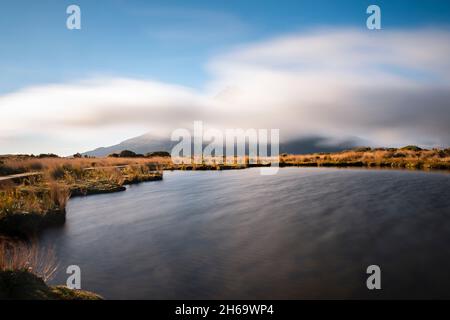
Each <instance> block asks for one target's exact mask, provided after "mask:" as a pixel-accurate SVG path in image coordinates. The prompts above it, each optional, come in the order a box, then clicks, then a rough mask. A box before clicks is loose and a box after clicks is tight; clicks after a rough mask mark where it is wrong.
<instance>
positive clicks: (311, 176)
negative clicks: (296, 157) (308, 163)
mask: <svg viewBox="0 0 450 320" xmlns="http://www.w3.org/2000/svg"><path fill="white" fill-rule="evenodd" d="M449 191H450V175H449V174H447V173H426V172H417V171H393V170H392V171H391V170H385V171H382V170H362V169H361V170H349V169H319V168H284V169H280V171H279V173H278V174H277V175H275V176H261V175H260V174H259V170H258V169H249V170H236V171H224V172H165V175H164V180H163V181H160V182H149V183H143V184H140V185H136V186H132V187H130V188H129V189H128V190H127V191H125V192H123V193H116V194H108V195H98V196H90V197H85V198H76V199H73V200H70V202H69V206H68V215H67V222H66V225H65V227H63V228H61V229H53V230H49V231H48V232H46V233H45V234H44V236H43V240H44V242H47V243H53V244H54V246H55V251H56V255H57V257H58V259H59V261H60V268H59V272H58V274H57V276H56V278H55V279H54V280H53V283H55V284H65V283H66V278H67V276H68V275H66V273H65V270H66V268H67V266H68V265H79V266H80V268H81V273H82V274H81V275H82V277H81V278H82V281H81V284H82V288H83V289H85V290H92V291H94V292H97V293H100V294H101V295H103V296H104V297H105V298H108V299H247V298H250V299H253V298H254V299H300V298H339V299H340V298H443V297H447V298H450V196H449V195H450V192H449ZM372 264H376V265H379V266H380V267H381V286H382V290H380V291H376V292H375V291H369V290H368V289H367V287H366V279H367V277H368V275H367V274H366V268H367V267H368V266H369V265H372Z"/></svg>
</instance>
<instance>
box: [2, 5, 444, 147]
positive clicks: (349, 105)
mask: <svg viewBox="0 0 450 320" xmlns="http://www.w3.org/2000/svg"><path fill="white" fill-rule="evenodd" d="M71 4H77V5H78V6H80V7H81V25H82V29H81V30H68V29H67V28H66V20H67V17H68V15H67V13H66V8H67V7H68V6H69V5H71ZM371 4H377V5H379V6H380V8H381V24H382V30H375V31H373V30H368V29H367V27H366V19H367V17H368V15H367V14H366V9H367V7H368V6H369V5H371ZM449 56H450V1H446V0H431V1H425V0H423V1H406V0H402V1H400V0H389V1H381V0H379V1H373V0H370V1H366V0H360V1H356V0H355V1H350V0H341V1H324V0H303V1H302V0H292V1H291V0H285V1H279V0H278V1H268V0H265V1H261V0H258V1H256V0H239V1H237V0H227V1H215V0H208V1H193V0H189V1H187V0H183V1H181V0H180V1H177V0H174V1H169V0H165V1H159V0H158V1H150V0H127V1H125V0H97V1H93V0H71V1H66V0H40V1H23V0H14V1H13V0H2V1H1V3H0V112H1V115H2V117H1V118H0V154H3V153H41V152H54V153H59V154H63V155H70V154H73V153H75V152H79V151H80V152H82V151H86V150H89V149H93V148H96V147H99V146H107V145H112V144H116V143H118V142H120V141H122V140H124V139H127V138H131V137H134V136H137V135H141V134H144V133H148V132H149V133H151V134H154V135H158V136H159V137H163V138H164V137H165V138H168V137H170V133H171V132H172V131H173V130H174V129H175V128H180V127H184V128H186V127H187V126H189V125H191V124H192V123H193V121H194V120H202V121H205V122H207V123H208V124H209V125H210V126H211V127H215V128H220V129H223V128H282V132H281V136H282V138H285V139H297V138H302V137H309V136H321V137H325V138H326V139H327V141H329V142H330V143H338V142H339V141H343V140H345V141H348V140H349V139H350V140H352V139H355V141H363V143H365V144H367V145H371V146H402V145H407V144H419V145H421V146H425V147H433V146H448V144H449V143H450V129H449V127H448V123H449V122H450V105H449V101H450V60H449V59H448V57H449Z"/></svg>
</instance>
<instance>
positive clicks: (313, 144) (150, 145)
mask: <svg viewBox="0 0 450 320" xmlns="http://www.w3.org/2000/svg"><path fill="white" fill-rule="evenodd" d="M327 141H328V139H326V138H324V137H319V136H310V137H303V138H298V139H295V140H291V141H288V142H286V143H280V153H283V152H286V153H293V154H306V153H315V152H336V151H342V150H346V149H351V148H353V147H355V146H356V145H357V143H356V140H345V141H342V142H339V143H334V144H330V143H328V142H327ZM177 143H178V142H177V141H170V139H161V138H156V137H154V136H152V135H150V134H143V135H141V136H138V137H134V138H131V139H127V140H124V141H122V142H121V143H119V144H116V145H113V146H109V147H100V148H97V149H94V150H91V151H87V152H85V153H83V155H88V156H92V157H106V156H108V155H109V154H111V153H120V152H121V151H123V150H130V151H133V152H136V153H141V154H146V153H149V152H155V151H167V152H171V150H172V148H173V147H174V146H175V145H176V144H177Z"/></svg>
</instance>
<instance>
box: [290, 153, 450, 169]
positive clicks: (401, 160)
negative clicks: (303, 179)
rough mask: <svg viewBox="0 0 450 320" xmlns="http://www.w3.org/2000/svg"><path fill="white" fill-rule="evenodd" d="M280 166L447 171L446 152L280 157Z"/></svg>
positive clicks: (449, 157)
mask: <svg viewBox="0 0 450 320" xmlns="http://www.w3.org/2000/svg"><path fill="white" fill-rule="evenodd" d="M281 163H284V164H290V165H307V164H308V163H309V164H317V165H318V166H320V165H333V164H334V165H338V166H339V165H345V164H348V165H360V166H369V167H399V168H401V167H404V168H421V169H450V150H449V149H445V150H442V149H433V150H420V151H414V150H404V149H370V150H363V151H358V150H349V151H343V152H338V153H326V154H320V153H316V154H308V155H283V156H282V157H281Z"/></svg>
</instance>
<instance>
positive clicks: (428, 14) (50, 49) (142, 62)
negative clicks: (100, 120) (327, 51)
mask: <svg viewBox="0 0 450 320" xmlns="http://www.w3.org/2000/svg"><path fill="white" fill-rule="evenodd" d="M372 3H375V4H378V5H379V6H380V7H381V8H382V26H383V28H393V27H409V26H410V27H417V26H427V25H434V26H435V25H443V26H446V25H447V24H448V23H449V21H450V2H449V1H445V0H441V1H439V0H434V1H398V0H390V1H350V0H347V1H344V0H343V1H323V0H309V1H301V0H294V1H268V0H266V1H261V0H259V1H255V0H239V1H233V0H231V1H230V0H228V1H213V0H208V1H193V0H190V1H167V0H165V1H145V0H140V1H138V0H134V1H120V0H110V1H105V0H99V1H85V0H78V1H61V0H53V1H51V0H43V1H23V0H14V1H12V0H11V1H5V0H3V1H2V2H1V5H0V70H1V73H0V94H2V93H8V92H12V91H15V90H17V89H19V88H21V87H24V86H29V85H33V84H41V83H53V82H66V81H73V80H76V79H83V78H85V77H88V76H93V75H94V76H98V75H106V76H126V77H133V78H142V79H155V80H159V81H164V82H170V83H177V84H182V85H185V86H189V87H194V88H201V87H202V86H203V85H204V84H205V82H206V81H207V80H208V77H209V74H208V71H207V70H206V68H205V61H207V60H208V59H209V58H210V57H212V56H215V55H217V54H220V53H221V52H223V51H226V50H229V49H230V48H232V47H233V46H237V45H240V44H242V43H251V42H256V41H259V40H262V39H266V38H270V37H274V36H277V35H279V34H286V33H293V32H298V31H303V30H308V29H311V28H314V27H317V26H321V27H323V26H328V27H342V26H353V27H355V28H361V29H363V28H365V19H366V14H365V9H366V8H367V6H368V5H369V4H372ZM69 4H78V5H79V6H80V7H81V10H82V30H80V31H69V30H67V29H66V28H65V21H66V17H67V14H66V13H65V9H66V7H67V6H68V5H69Z"/></svg>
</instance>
